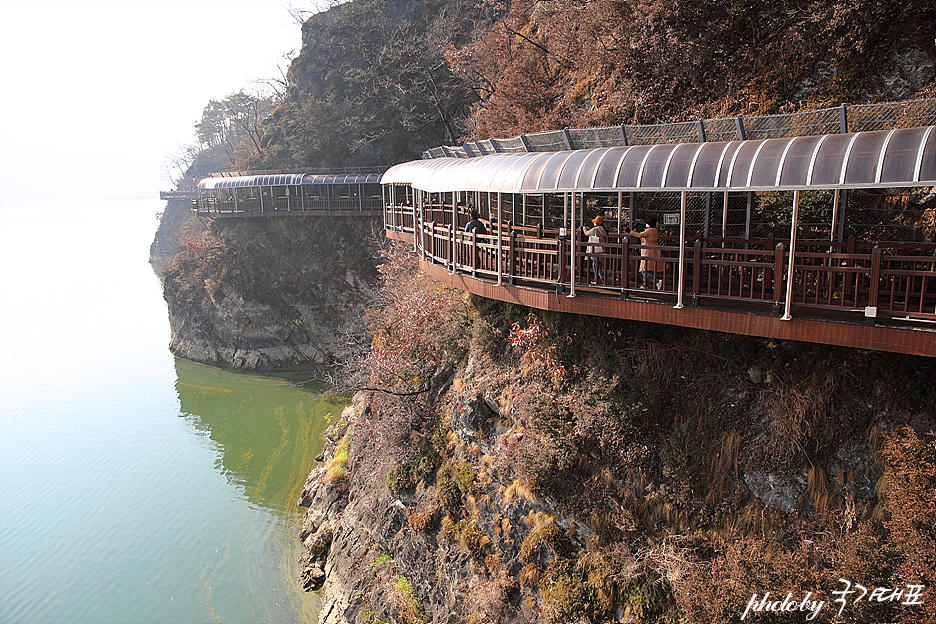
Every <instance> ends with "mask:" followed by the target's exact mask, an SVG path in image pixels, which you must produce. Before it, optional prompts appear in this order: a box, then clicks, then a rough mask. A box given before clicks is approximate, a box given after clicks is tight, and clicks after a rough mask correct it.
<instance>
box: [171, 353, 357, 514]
mask: <svg viewBox="0 0 936 624" xmlns="http://www.w3.org/2000/svg"><path fill="white" fill-rule="evenodd" d="M175 368H176V374H177V376H178V380H177V381H176V391H177V392H178V395H179V405H180V408H181V411H182V416H183V417H184V418H186V419H187V420H188V421H189V423H190V424H191V425H192V427H194V428H195V429H196V430H197V431H198V432H200V433H201V434H203V435H206V436H207V437H209V438H210V439H211V440H212V441H213V442H215V443H216V444H217V445H218V449H219V458H218V465H217V466H216V467H217V469H218V470H219V471H220V472H221V473H222V474H224V475H225V476H226V477H227V478H228V480H229V481H230V482H232V483H234V484H236V485H237V486H238V488H239V489H241V490H242V491H243V493H244V496H245V497H246V498H247V500H249V501H250V502H251V503H254V504H256V505H260V506H263V507H266V508H268V509H272V510H275V511H277V512H280V513H290V512H292V511H293V510H295V506H296V500H297V499H298V498H299V494H300V492H301V490H302V484H303V483H304V481H305V477H306V475H307V474H308V472H309V470H310V469H311V467H312V466H313V464H314V458H315V456H316V455H318V454H319V453H320V452H321V451H322V434H323V433H324V431H325V427H326V426H327V424H328V420H329V419H332V418H337V416H338V415H339V414H340V413H341V410H342V409H343V408H344V406H345V405H347V401H345V400H343V399H340V398H336V397H326V398H323V397H322V396H321V395H320V394H319V393H320V392H321V391H322V386H321V385H318V384H315V383H308V384H304V385H302V386H297V385H292V384H290V383H289V381H288V379H287V378H285V377H284V376H268V375H254V374H247V373H232V372H230V371H226V370H222V369H218V368H213V367H211V366H204V365H201V364H196V363H193V362H189V361H186V360H176V364H175Z"/></svg>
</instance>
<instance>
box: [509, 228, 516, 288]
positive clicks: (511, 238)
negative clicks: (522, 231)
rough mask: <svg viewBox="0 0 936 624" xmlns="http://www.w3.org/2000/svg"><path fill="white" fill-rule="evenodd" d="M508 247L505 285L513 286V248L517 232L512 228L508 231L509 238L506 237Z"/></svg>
mask: <svg viewBox="0 0 936 624" xmlns="http://www.w3.org/2000/svg"><path fill="white" fill-rule="evenodd" d="M507 240H508V247H507V283H508V284H510V285H511V286H513V285H514V262H515V251H514V249H515V247H516V244H517V232H516V231H514V229H513V228H511V229H510V236H509V237H508V239H507Z"/></svg>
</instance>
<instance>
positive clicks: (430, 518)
mask: <svg viewBox="0 0 936 624" xmlns="http://www.w3.org/2000/svg"><path fill="white" fill-rule="evenodd" d="M406 519H407V522H408V523H409V525H410V528H412V529H413V530H414V531H418V532H419V533H427V532H429V531H431V530H432V529H434V528H436V526H438V522H439V505H438V503H436V502H435V501H432V502H429V503H427V504H426V505H424V506H422V507H420V508H418V509H407V510H406Z"/></svg>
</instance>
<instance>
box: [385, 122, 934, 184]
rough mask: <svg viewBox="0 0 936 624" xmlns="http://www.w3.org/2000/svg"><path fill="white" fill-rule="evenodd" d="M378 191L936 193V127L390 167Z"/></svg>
mask: <svg viewBox="0 0 936 624" xmlns="http://www.w3.org/2000/svg"><path fill="white" fill-rule="evenodd" d="M381 183H382V184H396V185H407V186H412V187H414V188H417V189H420V190H423V191H427V192H450V191H493V192H497V191H500V192H505V193H549V192H555V191H618V190H627V191H645V192H646V191H692V190H698V191H705V190H738V191H741V190H744V191H780V190H808V189H838V188H841V189H847V188H876V187H888V188H893V187H907V186H936V126H923V127H917V128H902V129H896V130H882V131H875V132H855V133H849V134H827V135H820V136H800V137H792V138H783V139H763V140H756V141H729V142H720V143H678V144H664V145H635V146H630V147H608V148H599V149H587V150H573V151H562V152H533V153H528V152H520V153H507V154H491V155H487V156H479V157H476V158H469V159H465V158H437V159H432V160H417V161H411V162H406V163H401V164H399V165H396V166H394V167H391V168H390V169H388V170H387V171H386V173H384V174H383V177H382V179H381Z"/></svg>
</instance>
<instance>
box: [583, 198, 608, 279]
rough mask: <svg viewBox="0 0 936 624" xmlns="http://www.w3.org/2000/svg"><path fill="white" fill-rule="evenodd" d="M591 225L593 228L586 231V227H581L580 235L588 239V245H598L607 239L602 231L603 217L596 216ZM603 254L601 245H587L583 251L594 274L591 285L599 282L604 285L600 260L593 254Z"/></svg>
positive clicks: (603, 273)
mask: <svg viewBox="0 0 936 624" xmlns="http://www.w3.org/2000/svg"><path fill="white" fill-rule="evenodd" d="M592 223H594V224H595V227H593V228H591V229H589V230H586V229H585V228H586V227H587V226H585V225H583V226H582V234H584V235H585V236H587V237H588V242H589V243H600V242H601V241H602V240H604V239H605V238H607V236H608V231H607V230H605V229H604V226H603V225H602V223H604V217H602V216H601V215H598V216H597V217H595V218H594V219H592ZM601 253H604V247H602V246H601V245H594V244H593V245H589V246H588V247H587V248H586V249H585V254H586V255H587V256H589V257H590V258H591V265H592V272H594V274H595V280H596V281H594V282H592V284H596V283H597V282H600V283H601V284H604V283H605V272H604V268H603V267H602V266H601V259H600V258H598V257H597V256H596V255H595V254H601Z"/></svg>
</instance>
